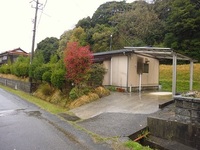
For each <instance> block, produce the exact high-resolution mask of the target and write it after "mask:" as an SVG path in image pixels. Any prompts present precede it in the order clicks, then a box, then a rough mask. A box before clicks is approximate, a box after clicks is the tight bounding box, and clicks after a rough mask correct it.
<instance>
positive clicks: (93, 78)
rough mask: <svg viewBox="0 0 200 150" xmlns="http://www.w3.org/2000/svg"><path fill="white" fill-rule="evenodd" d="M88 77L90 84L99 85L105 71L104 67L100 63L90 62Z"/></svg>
mask: <svg viewBox="0 0 200 150" xmlns="http://www.w3.org/2000/svg"><path fill="white" fill-rule="evenodd" d="M89 73H90V78H89V80H88V82H89V84H90V85H92V86H101V85H102V82H103V78H104V75H105V73H106V70H105V68H104V67H103V65H102V64H97V63H95V64H92V67H91V69H90V72H89Z"/></svg>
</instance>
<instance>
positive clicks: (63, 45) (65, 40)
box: [58, 30, 72, 57]
mask: <svg viewBox="0 0 200 150" xmlns="http://www.w3.org/2000/svg"><path fill="white" fill-rule="evenodd" d="M71 35H72V30H67V31H65V32H64V33H63V34H62V35H61V36H60V40H59V47H58V55H59V56H60V57H62V56H63V52H64V50H65V49H66V46H67V43H68V42H69V40H70V37H71Z"/></svg>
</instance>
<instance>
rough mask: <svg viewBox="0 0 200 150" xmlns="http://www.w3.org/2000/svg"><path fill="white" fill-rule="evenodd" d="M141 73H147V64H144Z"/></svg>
mask: <svg viewBox="0 0 200 150" xmlns="http://www.w3.org/2000/svg"><path fill="white" fill-rule="evenodd" d="M143 73H149V64H147V63H144V68H143Z"/></svg>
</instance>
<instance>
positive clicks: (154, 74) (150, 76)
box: [128, 54, 159, 87]
mask: <svg viewBox="0 0 200 150" xmlns="http://www.w3.org/2000/svg"><path fill="white" fill-rule="evenodd" d="M137 57H142V58H144V60H145V58H146V60H147V59H148V61H149V62H148V64H149V73H142V86H158V84H159V61H158V60H157V59H154V58H150V57H144V56H140V55H136V54H132V55H131V56H130V59H129V75H128V77H129V82H128V86H129V87H130V86H132V87H137V86H139V74H138V73H137Z"/></svg>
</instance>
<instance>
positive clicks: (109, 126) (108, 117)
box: [71, 92, 172, 137]
mask: <svg viewBox="0 0 200 150" xmlns="http://www.w3.org/2000/svg"><path fill="white" fill-rule="evenodd" d="M171 99H172V96H171V95H165V96H162V95H160V96H158V95H152V94H151V93H142V94H138V93H131V94H130V93H117V92H116V93H115V92H114V93H112V94H111V95H110V96H107V97H104V98H101V99H100V100H97V101H95V102H92V103H89V104H87V105H84V106H81V107H79V108H75V109H72V110H71V112H73V113H74V114H75V115H76V116H78V117H80V118H82V119H84V120H83V121H80V122H78V124H79V125H80V126H82V127H84V128H86V129H87V130H90V131H92V132H94V133H97V134H99V135H101V136H105V137H114V136H118V137H127V136H129V135H131V134H133V133H135V132H137V131H139V130H140V129H142V128H144V127H146V125H147V120H146V118H147V117H148V116H149V115H150V114H152V113H154V112H156V111H158V110H159V108H158V105H159V104H162V103H165V102H167V101H169V100H171Z"/></svg>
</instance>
